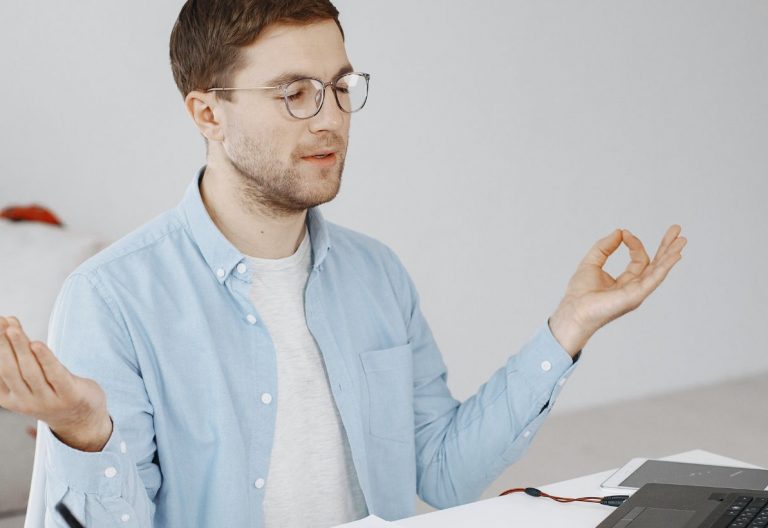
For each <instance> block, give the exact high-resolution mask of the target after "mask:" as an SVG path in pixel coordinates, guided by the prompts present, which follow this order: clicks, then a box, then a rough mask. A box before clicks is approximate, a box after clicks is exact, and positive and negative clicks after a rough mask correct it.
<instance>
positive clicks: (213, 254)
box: [177, 166, 331, 283]
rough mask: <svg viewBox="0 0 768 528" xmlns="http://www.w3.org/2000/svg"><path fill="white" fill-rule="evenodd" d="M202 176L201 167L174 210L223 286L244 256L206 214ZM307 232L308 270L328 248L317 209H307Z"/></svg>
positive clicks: (319, 264) (324, 255) (324, 227)
mask: <svg viewBox="0 0 768 528" xmlns="http://www.w3.org/2000/svg"><path fill="white" fill-rule="evenodd" d="M203 174H205V166H203V167H202V168H201V169H200V170H199V171H198V172H197V175H196V176H195V177H194V179H193V180H192V181H191V182H190V184H189V186H188V187H187V190H186V192H185V193H184V197H183V198H182V200H181V203H179V205H178V208H177V210H178V212H179V213H180V215H181V217H182V219H183V220H184V221H185V222H186V224H187V226H188V228H189V232H190V234H191V235H192V239H193V240H194V242H195V244H197V247H199V248H200V252H201V253H202V255H203V258H204V259H205V261H206V263H207V264H208V267H209V268H210V269H211V272H212V273H213V275H214V276H215V277H216V280H218V281H219V283H223V282H224V281H225V280H226V279H227V277H228V276H229V274H230V273H231V272H232V269H233V268H234V267H235V266H237V265H238V264H239V263H240V262H241V261H243V260H245V258H246V257H245V255H243V254H242V253H241V252H240V251H238V249H237V248H236V247H235V246H234V245H232V243H231V242H230V241H229V240H227V238H226V237H225V236H224V235H223V234H222V233H221V231H219V228H218V227H216V224H214V223H213V220H211V217H210V216H209V215H208V211H207V210H206V208H205V204H204V203H203V198H202V196H201V195H200V180H201V179H202V177H203ZM307 230H308V231H309V239H310V243H311V244H312V267H313V268H318V267H319V266H321V265H322V263H323V261H324V260H325V257H326V256H327V254H328V251H329V250H330V249H331V241H330V237H329V236H328V225H327V223H326V221H325V219H324V218H323V215H322V214H320V210H319V209H318V208H317V207H312V208H310V209H308V210H307Z"/></svg>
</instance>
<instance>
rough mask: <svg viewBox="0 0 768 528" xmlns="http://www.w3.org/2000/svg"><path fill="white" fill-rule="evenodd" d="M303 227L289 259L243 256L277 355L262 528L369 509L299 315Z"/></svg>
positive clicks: (336, 520)
mask: <svg viewBox="0 0 768 528" xmlns="http://www.w3.org/2000/svg"><path fill="white" fill-rule="evenodd" d="M306 233H307V234H305V236H304V239H303V241H302V242H301V245H300V246H299V248H298V249H297V250H296V253H294V254H293V255H291V256H289V257H286V258H281V259H260V258H253V257H248V262H249V266H250V267H251V269H253V275H252V277H253V284H252V287H251V300H252V301H253V304H254V306H255V307H256V309H257V310H258V312H259V315H260V316H261V319H262V320H263V321H264V323H265V324H266V327H267V329H268V331H269V334H270V336H271V337H272V342H273V343H274V346H275V353H276V356H277V357H276V359H277V384H278V389H277V393H278V395H277V398H275V399H274V400H273V401H272V404H273V405H277V416H276V423H275V438H274V444H273V447H272V456H271V459H270V463H269V475H268V476H267V479H266V488H265V496H264V520H265V526H266V527H267V528H278V527H279V528H283V527H285V528H294V527H295V528H302V527H306V528H324V527H330V526H335V525H337V524H342V523H345V522H350V521H354V520H357V519H361V518H363V517H365V516H367V515H368V509H367V507H366V505H365V499H364V498H363V493H362V491H361V490H360V485H359V483H358V480H357V472H356V471H355V468H354V466H353V464H352V457H351V455H350V450H349V441H348V440H347V435H346V432H345V431H344V427H343V425H342V423H341V419H340V417H339V412H338V410H337V408H336V403H335V401H334V399H333V395H332V393H331V389H330V384H329V382H328V374H327V373H326V371H325V364H324V362H323V357H322V355H321V353H320V350H319V349H318V347H317V344H316V343H315V340H314V338H313V337H312V334H310V332H309V329H308V328H307V321H306V318H305V315H304V288H305V286H306V283H307V278H308V277H309V272H310V269H311V266H312V251H311V245H310V243H309V234H308V230H306Z"/></svg>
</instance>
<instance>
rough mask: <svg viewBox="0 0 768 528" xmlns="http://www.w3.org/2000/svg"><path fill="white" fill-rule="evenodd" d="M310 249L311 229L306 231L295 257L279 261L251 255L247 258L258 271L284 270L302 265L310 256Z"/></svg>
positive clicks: (291, 256)
mask: <svg viewBox="0 0 768 528" xmlns="http://www.w3.org/2000/svg"><path fill="white" fill-rule="evenodd" d="M310 248H311V245H310V243H309V229H304V238H303V239H302V240H301V244H299V247H298V248H297V249H296V251H295V252H294V253H293V255H289V256H287V257H283V258H279V259H268V258H259V257H251V256H250V255H246V258H247V260H248V263H249V264H250V265H251V266H252V267H253V269H254V270H256V271H275V270H284V269H289V268H293V267H295V266H298V265H299V264H301V263H302V262H303V261H304V260H305V257H306V256H307V255H308V254H309V250H310Z"/></svg>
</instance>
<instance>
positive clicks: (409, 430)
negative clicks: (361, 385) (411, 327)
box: [360, 345, 414, 442]
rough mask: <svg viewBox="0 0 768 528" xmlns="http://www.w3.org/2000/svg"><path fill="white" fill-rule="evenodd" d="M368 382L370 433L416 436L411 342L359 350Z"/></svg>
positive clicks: (403, 438)
mask: <svg viewBox="0 0 768 528" xmlns="http://www.w3.org/2000/svg"><path fill="white" fill-rule="evenodd" d="M360 360H361V361H362V364H363V371H364V372H365V381H366V384H367V386H368V419H369V424H370V428H369V431H370V433H371V435H373V436H377V437H379V438H386V439H390V440H399V441H404V442H409V441H412V440H413V436H414V420H413V356H412V353H411V347H410V345H401V346H397V347H393V348H385V349H381V350H367V351H365V352H361V353H360Z"/></svg>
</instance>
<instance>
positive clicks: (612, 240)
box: [580, 229, 621, 268]
mask: <svg viewBox="0 0 768 528" xmlns="http://www.w3.org/2000/svg"><path fill="white" fill-rule="evenodd" d="M620 244H621V229H616V230H615V231H613V233H611V234H610V235H608V236H607V237H605V238H601V239H600V240H598V241H597V242H595V245H594V246H592V248H591V249H590V250H589V252H588V253H587V255H586V256H585V257H584V258H583V259H582V261H581V264H580V265H582V264H588V265H593V266H598V267H600V268H602V267H603V265H604V264H605V261H606V260H608V257H610V256H611V254H612V253H613V252H614V251H616V248H618V247H619V245H620Z"/></svg>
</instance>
